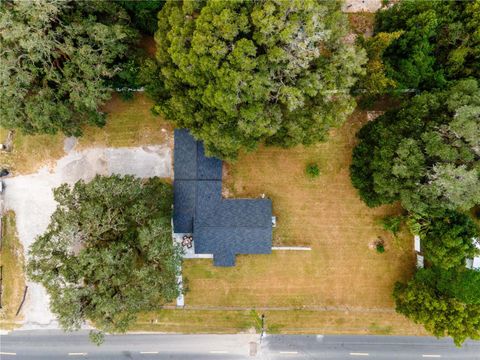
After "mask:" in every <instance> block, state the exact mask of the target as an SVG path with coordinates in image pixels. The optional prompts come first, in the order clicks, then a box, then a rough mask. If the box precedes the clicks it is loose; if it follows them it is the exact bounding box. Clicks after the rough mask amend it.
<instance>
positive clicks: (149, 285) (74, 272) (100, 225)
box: [28, 175, 181, 341]
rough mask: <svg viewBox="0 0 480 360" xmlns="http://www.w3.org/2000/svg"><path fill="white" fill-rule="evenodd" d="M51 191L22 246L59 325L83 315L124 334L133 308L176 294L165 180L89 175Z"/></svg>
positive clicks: (175, 251) (69, 326)
mask: <svg viewBox="0 0 480 360" xmlns="http://www.w3.org/2000/svg"><path fill="white" fill-rule="evenodd" d="M54 196H55V200H56V201H57V202H58V207H57V209H56V211H55V212H54V213H53V215H52V217H51V222H50V225H49V226H48V229H47V231H46V232H45V233H44V234H43V235H41V236H39V237H38V238H37V239H36V240H35V242H34V243H33V244H32V246H31V248H30V260H29V263H28V274H29V276H30V278H31V279H32V280H33V281H37V282H40V283H41V284H42V285H43V286H44V287H45V288H46V290H47V292H48V293H49V295H50V307H51V310H52V312H53V313H55V314H56V315H57V316H58V320H59V323H60V325H61V326H62V327H63V328H64V329H65V330H74V329H78V328H79V327H80V326H81V325H82V323H83V322H84V321H85V320H90V321H92V322H93V323H94V324H95V326H96V327H97V328H98V329H100V330H102V331H107V332H125V331H126V330H127V329H128V326H129V325H130V324H132V322H134V321H135V319H136V314H137V313H138V312H141V311H149V310H154V309H158V308H159V306H161V305H162V304H164V303H166V302H170V301H172V300H174V299H175V298H176V297H177V295H178V287H177V280H176V276H177V274H178V267H179V265H180V261H181V250H180V249H179V248H177V247H176V246H174V245H173V242H172V238H171V225H170V218H171V207H172V200H173V199H172V197H173V196H172V190H171V186H170V185H168V184H165V183H163V182H161V181H160V180H159V179H156V178H153V179H149V180H145V181H143V180H140V179H137V178H134V177H131V176H125V177H120V176H116V175H115V176H110V177H101V176H97V177H95V178H94V179H93V180H92V181H91V182H89V183H85V182H84V181H82V180H81V181H78V182H77V183H76V184H75V185H74V186H73V187H70V186H68V185H67V184H63V185H61V186H60V187H58V188H57V189H55V190H54ZM92 336H93V338H94V340H98V341H101V336H100V337H99V335H95V334H93V335H92Z"/></svg>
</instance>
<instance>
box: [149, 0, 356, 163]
mask: <svg viewBox="0 0 480 360" xmlns="http://www.w3.org/2000/svg"><path fill="white" fill-rule="evenodd" d="M346 34H347V19H346V17H345V16H344V15H343V14H342V13H341V11H340V3H339V2H336V1H318V0H302V1H300V0H294V1H278V0H261V1H250V0H247V1H218V0H209V1H171V2H169V3H167V4H166V5H165V6H164V7H163V9H162V11H161V12H160V14H159V30H158V31H157V33H156V35H155V39H156V42H157V45H158V48H157V58H158V61H159V63H160V66H161V71H162V77H163V80H164V83H165V86H166V90H167V92H166V96H165V97H164V98H163V99H160V101H159V104H158V106H157V110H158V111H160V112H162V113H164V114H165V115H166V117H167V118H168V119H171V120H173V121H174V122H175V123H176V125H177V126H179V127H185V128H188V129H190V131H191V132H192V134H193V135H194V136H195V137H197V138H200V139H202V140H203V141H204V143H205V146H206V149H207V152H208V154H210V155H216V156H219V157H221V158H225V159H233V158H235V157H236V156H237V154H238V152H239V150H241V149H245V150H252V149H254V148H255V147H256V146H257V144H258V143H259V142H260V141H266V142H267V143H270V144H278V145H282V146H293V145H296V144H312V143H315V142H318V141H320V140H322V139H324V138H325V136H326V134H327V132H328V130H329V129H330V128H331V127H332V126H336V125H338V124H340V123H342V121H344V120H345V119H346V117H347V116H348V115H349V114H350V113H351V112H352V111H353V108H354V106H355V102H354V100H353V99H352V97H351V96H350V95H349V89H350V88H351V87H352V85H353V84H354V83H355V81H356V75H357V74H359V73H360V72H362V69H361V65H362V64H363V63H364V62H365V53H364V51H363V50H362V51H359V50H357V49H356V48H355V46H354V45H350V44H347V42H346V41H345V40H344V36H345V35H346Z"/></svg>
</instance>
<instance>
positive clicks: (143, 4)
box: [115, 0, 166, 35]
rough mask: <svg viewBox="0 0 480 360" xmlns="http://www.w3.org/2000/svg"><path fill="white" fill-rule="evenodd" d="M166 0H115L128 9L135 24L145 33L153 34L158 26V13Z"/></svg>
mask: <svg viewBox="0 0 480 360" xmlns="http://www.w3.org/2000/svg"><path fill="white" fill-rule="evenodd" d="M165 1H166V0H115V2H116V3H117V4H119V5H120V6H122V7H123V8H124V9H125V10H127V12H128V14H129V15H130V18H131V19H132V22H133V25H134V27H135V28H136V29H138V30H139V31H141V32H142V33H144V34H149V35H153V34H154V33H155V31H157V28H158V20H157V14H158V12H159V11H160V9H161V8H162V7H163V5H164V4H165Z"/></svg>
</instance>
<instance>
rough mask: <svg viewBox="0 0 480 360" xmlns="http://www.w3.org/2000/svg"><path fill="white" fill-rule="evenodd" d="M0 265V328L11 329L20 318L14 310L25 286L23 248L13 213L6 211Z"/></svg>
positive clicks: (20, 299) (3, 222)
mask: <svg viewBox="0 0 480 360" xmlns="http://www.w3.org/2000/svg"><path fill="white" fill-rule="evenodd" d="M2 234H3V238H2V240H1V250H0V267H1V269H2V270H1V278H2V280H1V286H2V291H1V292H2V296H1V301H2V307H1V309H0V328H1V329H11V328H13V327H15V325H16V323H17V322H18V321H20V320H21V317H20V316H16V312H17V309H18V307H19V306H20V303H21V302H22V297H23V291H24V288H25V277H24V274H23V248H22V245H21V244H20V241H19V240H18V237H17V234H16V228H15V213H14V212H13V211H8V212H7V213H5V214H4V216H3V218H2Z"/></svg>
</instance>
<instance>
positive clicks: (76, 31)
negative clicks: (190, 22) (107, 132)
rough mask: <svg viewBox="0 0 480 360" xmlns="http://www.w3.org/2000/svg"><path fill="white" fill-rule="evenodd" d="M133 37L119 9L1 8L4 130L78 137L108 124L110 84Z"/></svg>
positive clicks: (74, 5) (59, 1)
mask: <svg viewBox="0 0 480 360" xmlns="http://www.w3.org/2000/svg"><path fill="white" fill-rule="evenodd" d="M136 37H137V32H136V30H134V29H133V28H131V27H130V26H129V17H128V15H127V13H126V12H125V11H124V10H123V9H122V8H121V7H120V6H118V5H117V4H115V3H114V2H106V1H97V0H95V1H84V0H80V1H63V0H52V1H35V2H31V1H21V0H18V1H15V0H14V1H12V0H7V1H4V2H2V5H1V6H0V87H1V88H2V91H1V92H0V125H1V126H2V127H5V128H19V129H22V130H24V131H25V132H27V133H50V134H51V133H56V132H57V131H63V132H64V133H65V134H68V135H79V134H80V133H81V126H82V125H83V124H96V125H102V124H104V116H103V114H102V113H101V112H100V111H99V107H100V106H101V105H102V104H104V103H105V102H106V101H107V100H108V99H109V98H110V95H111V92H112V89H110V88H109V86H108V83H107V81H108V79H110V78H112V77H113V76H114V75H115V74H116V73H117V72H118V71H119V70H120V68H121V67H119V66H118V63H119V62H121V61H123V60H122V59H123V58H124V56H125V55H126V54H127V52H128V51H127V50H128V48H129V46H130V45H131V44H132V43H133V42H134V41H135V40H136Z"/></svg>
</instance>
